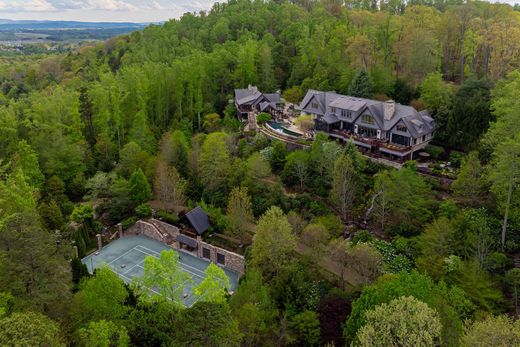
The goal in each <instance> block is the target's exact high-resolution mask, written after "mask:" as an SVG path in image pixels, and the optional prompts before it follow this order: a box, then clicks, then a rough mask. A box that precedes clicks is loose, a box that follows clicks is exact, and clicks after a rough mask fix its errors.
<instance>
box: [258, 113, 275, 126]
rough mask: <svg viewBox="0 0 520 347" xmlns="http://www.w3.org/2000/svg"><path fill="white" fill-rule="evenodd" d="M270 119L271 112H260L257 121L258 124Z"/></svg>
mask: <svg viewBox="0 0 520 347" xmlns="http://www.w3.org/2000/svg"><path fill="white" fill-rule="evenodd" d="M270 120H271V115H270V114H269V113H265V112H260V113H259V114H258V116H256V122H257V123H258V124H262V123H265V122H269V121H270Z"/></svg>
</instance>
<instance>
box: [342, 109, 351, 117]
mask: <svg viewBox="0 0 520 347" xmlns="http://www.w3.org/2000/svg"><path fill="white" fill-rule="evenodd" d="M341 117H345V118H352V113H351V112H350V111H347V110H341Z"/></svg>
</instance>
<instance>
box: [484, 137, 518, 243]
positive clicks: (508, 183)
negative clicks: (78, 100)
mask: <svg viewBox="0 0 520 347" xmlns="http://www.w3.org/2000/svg"><path fill="white" fill-rule="evenodd" d="M519 159H520V135H517V136H516V137H515V138H514V139H508V140H505V141H504V142H503V143H502V144H500V145H499V146H498V147H497V149H496V152H495V153H494V156H493V162H492V170H490V172H489V179H490V181H491V191H492V192H493V193H494V194H495V196H496V198H497V200H498V206H499V208H500V210H501V211H502V213H503V216H504V218H503V222H502V236H501V245H502V250H503V249H504V247H505V244H506V233H507V227H508V222H509V219H510V217H511V216H513V217H514V216H517V215H518V213H517V212H518V210H517V209H518V207H517V205H518V201H517V200H518V199H516V196H517V194H516V192H517V190H516V188H517V187H518V183H519V182H520V162H519ZM510 210H511V211H512V212H513V213H511V216H510Z"/></svg>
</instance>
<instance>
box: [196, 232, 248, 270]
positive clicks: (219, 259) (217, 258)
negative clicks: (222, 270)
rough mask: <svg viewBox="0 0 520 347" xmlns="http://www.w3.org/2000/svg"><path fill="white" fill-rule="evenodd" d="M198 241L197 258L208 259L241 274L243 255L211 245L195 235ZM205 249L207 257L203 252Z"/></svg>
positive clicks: (243, 265)
mask: <svg viewBox="0 0 520 347" xmlns="http://www.w3.org/2000/svg"><path fill="white" fill-rule="evenodd" d="M197 241H198V249H197V255H198V257H199V258H203V259H207V260H210V261H211V262H213V263H215V264H218V265H223V266H225V267H227V268H228V269H230V270H233V271H235V272H237V273H238V274H239V275H243V274H244V272H245V259H244V257H243V256H241V255H239V254H236V253H233V252H230V251H228V250H225V249H223V248H220V247H216V246H213V245H211V244H209V243H206V242H204V241H202V239H201V238H200V236H199V237H197ZM204 249H206V250H207V251H206V252H208V251H209V258H207V254H204V253H205V251H204Z"/></svg>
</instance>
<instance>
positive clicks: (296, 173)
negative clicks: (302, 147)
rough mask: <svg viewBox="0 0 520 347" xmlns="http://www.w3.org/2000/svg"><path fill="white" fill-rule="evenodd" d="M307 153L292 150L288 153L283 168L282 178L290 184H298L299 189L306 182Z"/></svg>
mask: <svg viewBox="0 0 520 347" xmlns="http://www.w3.org/2000/svg"><path fill="white" fill-rule="evenodd" d="M309 157H310V156H309V153H308V152H305V151H294V152H291V153H289V155H288V156H287V161H286V162H285V166H284V168H283V178H284V180H285V182H286V183H288V184H290V185H299V187H300V190H303V186H304V184H305V183H307V180H308V176H309V175H308V174H309Z"/></svg>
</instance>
